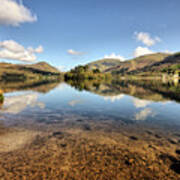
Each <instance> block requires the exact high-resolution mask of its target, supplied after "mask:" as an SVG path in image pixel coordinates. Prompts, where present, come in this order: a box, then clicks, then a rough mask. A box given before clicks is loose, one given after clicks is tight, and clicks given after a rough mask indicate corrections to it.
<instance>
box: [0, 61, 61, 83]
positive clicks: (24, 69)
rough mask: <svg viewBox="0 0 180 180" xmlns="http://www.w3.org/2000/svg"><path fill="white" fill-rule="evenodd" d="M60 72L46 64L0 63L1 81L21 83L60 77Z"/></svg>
mask: <svg viewBox="0 0 180 180" xmlns="http://www.w3.org/2000/svg"><path fill="white" fill-rule="evenodd" d="M60 74H61V73H60V71H59V70H57V69H56V68H54V67H53V66H51V65H49V64H48V63H46V62H39V63H36V64H31V65H29V64H28V65H22V64H11V63H0V80H1V81H16V80H18V81H20V80H23V81H24V80H27V79H40V78H41V79H42V78H47V77H51V78H52V77H55V76H59V75H60Z"/></svg>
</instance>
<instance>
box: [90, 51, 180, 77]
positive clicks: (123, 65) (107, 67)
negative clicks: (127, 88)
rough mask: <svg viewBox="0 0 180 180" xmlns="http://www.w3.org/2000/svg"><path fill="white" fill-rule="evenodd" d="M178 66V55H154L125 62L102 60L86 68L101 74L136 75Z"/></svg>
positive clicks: (179, 59) (179, 58)
mask: <svg viewBox="0 0 180 180" xmlns="http://www.w3.org/2000/svg"><path fill="white" fill-rule="evenodd" d="M179 64H180V53H175V54H167V53H155V54H149V55H144V56H140V57H137V58H134V59H130V60H127V61H120V60H115V59H102V60H98V61H94V62H92V63H89V64H88V66H89V67H90V68H92V69H96V68H97V69H99V70H100V71H101V72H109V73H112V74H138V73H143V72H154V71H162V69H167V68H169V67H171V66H174V65H179ZM176 69H177V68H176Z"/></svg>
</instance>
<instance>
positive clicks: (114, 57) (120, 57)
mask: <svg viewBox="0 0 180 180" xmlns="http://www.w3.org/2000/svg"><path fill="white" fill-rule="evenodd" d="M104 58H105V59H119V60H120V61H125V58H124V57H123V56H121V55H119V54H117V55H116V54H115V53H112V54H110V55H105V56H104Z"/></svg>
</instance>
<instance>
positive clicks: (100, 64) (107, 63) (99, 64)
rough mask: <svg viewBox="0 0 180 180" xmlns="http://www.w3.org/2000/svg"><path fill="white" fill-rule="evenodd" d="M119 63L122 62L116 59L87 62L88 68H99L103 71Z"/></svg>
mask: <svg viewBox="0 0 180 180" xmlns="http://www.w3.org/2000/svg"><path fill="white" fill-rule="evenodd" d="M121 63H122V62H121V61H120V60H117V59H101V60H97V61H94V62H92V63H89V64H88V66H89V68H90V69H99V70H100V71H101V72H104V71H106V70H107V69H110V68H112V67H115V66H119V65H121Z"/></svg>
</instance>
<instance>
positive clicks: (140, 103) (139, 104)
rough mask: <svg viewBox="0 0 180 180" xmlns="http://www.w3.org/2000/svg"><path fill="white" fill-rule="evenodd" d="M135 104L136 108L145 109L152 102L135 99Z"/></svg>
mask: <svg viewBox="0 0 180 180" xmlns="http://www.w3.org/2000/svg"><path fill="white" fill-rule="evenodd" d="M133 103H134V106H135V107H136V108H143V107H146V106H147V105H149V104H151V103H152V102H151V101H147V100H142V99H136V98H135V99H133Z"/></svg>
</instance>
